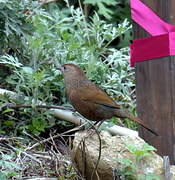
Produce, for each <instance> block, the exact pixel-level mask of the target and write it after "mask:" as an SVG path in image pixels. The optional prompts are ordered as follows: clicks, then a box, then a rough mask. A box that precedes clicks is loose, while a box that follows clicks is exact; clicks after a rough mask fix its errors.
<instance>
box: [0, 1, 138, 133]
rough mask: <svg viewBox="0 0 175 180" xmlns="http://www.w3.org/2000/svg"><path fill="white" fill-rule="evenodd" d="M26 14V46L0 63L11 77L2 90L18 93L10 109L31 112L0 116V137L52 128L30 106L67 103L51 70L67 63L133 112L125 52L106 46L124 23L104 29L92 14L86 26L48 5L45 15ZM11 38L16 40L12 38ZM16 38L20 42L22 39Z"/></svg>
mask: <svg viewBox="0 0 175 180" xmlns="http://www.w3.org/2000/svg"><path fill="white" fill-rule="evenodd" d="M14 1H17V0H14ZM30 6H32V4H31V5H30ZM33 8H35V6H33ZM15 12H16V11H15ZM15 12H14V13H15ZM31 14H32V16H31V15H29V16H28V17H26V19H25V18H24V16H22V17H23V18H24V19H23V21H24V22H26V21H27V23H29V24H30V25H31V27H32V29H33V32H31V33H25V37H24V39H25V40H24V41H22V42H21V44H23V47H24V48H23V50H22V52H23V56H21V55H18V54H13V55H8V54H4V55H2V56H0V63H1V64H2V65H3V66H5V67H7V68H9V69H10V71H11V72H10V74H8V76H6V77H5V78H4V79H3V81H2V82H3V84H4V86H5V87H6V88H8V89H10V90H12V91H14V92H16V93H17V96H16V99H13V100H10V103H13V104H28V105H32V106H33V109H24V110H20V111H18V112H13V111H11V110H7V111H4V114H2V115H1V118H2V121H1V123H2V124H3V128H2V129H1V131H6V130H8V129H9V128H14V125H15V124H16V123H18V126H17V128H18V130H20V131H23V130H24V129H25V130H29V131H31V132H32V133H33V134H39V133H40V132H43V131H45V129H46V128H48V127H51V126H53V125H54V124H55V118H54V117H53V116H52V115H51V114H50V112H49V111H46V112H45V113H43V111H41V110H37V109H36V108H35V106H36V104H37V103H40V102H44V103H46V104H48V105H49V104H58V102H59V104H60V103H62V104H67V103H68V102H67V99H66V98H65V90H64V83H63V80H62V75H61V72H59V71H58V70H57V69H56V67H57V66H59V65H61V64H64V63H68V62H69V63H76V64H78V65H79V66H80V67H81V68H82V69H83V70H85V71H86V73H87V76H88V77H89V78H90V79H91V80H92V81H94V82H95V83H97V84H99V85H100V86H101V87H102V88H103V89H104V90H106V91H107V93H109V95H111V96H113V98H114V99H116V100H118V101H119V103H120V102H124V103H125V105H126V106H128V105H131V106H133V103H132V98H133V96H132V94H133V92H134V82H133V79H132V77H133V72H132V70H131V68H130V67H129V63H128V59H129V53H128V48H123V49H120V50H117V49H116V48H113V47H112V46H111V43H112V42H113V41H114V40H115V39H116V38H117V37H120V36H121V35H122V34H124V33H125V32H127V31H128V30H129V29H130V24H129V23H128V21H127V20H124V21H123V23H121V24H118V25H117V26H116V25H113V24H107V23H106V22H105V21H104V20H101V19H100V17H99V15H98V14H96V13H95V14H94V16H93V17H92V18H91V21H90V22H86V21H85V16H84V15H83V12H82V11H81V9H80V8H77V9H74V8H73V7H72V6H71V7H68V8H65V9H60V8H59V6H57V5H56V4H52V5H50V8H48V9H47V11H46V10H45V9H44V8H41V7H40V8H35V13H34V14H33V13H32V12H31ZM15 17H16V16H15ZM28 30H29V29H28ZM21 31H23V29H21ZM12 35H14V38H16V33H15V32H12ZM20 35H21V37H20V38H21V39H22V37H23V36H24V34H20ZM18 50H19V51H20V49H18ZM1 106H3V103H1ZM16 116H17V118H16ZM9 117H10V118H11V119H10V120H9ZM4 120H5V121H7V122H6V123H4Z"/></svg>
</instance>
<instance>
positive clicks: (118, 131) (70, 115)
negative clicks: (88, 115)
mask: <svg viewBox="0 0 175 180" xmlns="http://www.w3.org/2000/svg"><path fill="white" fill-rule="evenodd" d="M4 93H7V94H10V95H13V97H14V95H15V93H14V92H12V91H8V90H5V89H0V94H4ZM40 103H41V102H40ZM43 104H44V103H43ZM22 106H24V105H21V107H20V108H22ZM25 106H28V105H25ZM36 106H38V107H39V106H43V107H44V108H46V107H52V108H47V109H50V110H51V111H52V112H53V115H54V116H55V117H57V118H59V119H63V120H66V121H69V122H71V123H74V124H76V125H78V126H80V125H82V124H84V123H86V120H85V118H83V117H82V116H81V115H80V114H78V113H77V112H73V111H70V109H68V108H66V107H63V106H47V105H36ZM54 107H56V108H54ZM58 107H59V108H58ZM60 107H61V108H60ZM29 108H31V106H30V107H29ZM104 123H106V124H107V122H104ZM107 131H108V132H109V133H111V134H112V135H124V136H131V137H138V132H137V131H134V130H131V129H128V128H126V127H121V126H117V125H114V126H112V127H110V128H107Z"/></svg>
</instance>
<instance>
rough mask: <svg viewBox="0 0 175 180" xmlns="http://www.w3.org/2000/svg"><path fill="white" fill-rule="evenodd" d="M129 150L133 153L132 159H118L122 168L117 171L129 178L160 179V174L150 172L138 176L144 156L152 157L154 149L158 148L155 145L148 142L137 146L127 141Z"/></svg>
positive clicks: (142, 179)
mask: <svg viewBox="0 0 175 180" xmlns="http://www.w3.org/2000/svg"><path fill="white" fill-rule="evenodd" d="M126 147H127V149H128V151H129V152H130V153H131V154H132V159H129V158H122V159H121V158H120V159H118V161H119V163H120V164H121V168H120V169H119V170H117V173H119V174H120V175H121V177H122V178H124V179H128V180H135V179H139V180H159V179H160V178H159V176H157V175H155V174H153V173H148V174H146V175H143V176H139V177H138V176H137V174H138V173H137V172H138V171H139V169H140V166H141V163H143V161H144V158H146V157H150V156H151V155H152V152H153V151H156V149H155V148H154V147H153V146H150V145H149V144H147V143H144V144H143V145H142V146H141V147H136V146H135V145H133V144H128V143H126Z"/></svg>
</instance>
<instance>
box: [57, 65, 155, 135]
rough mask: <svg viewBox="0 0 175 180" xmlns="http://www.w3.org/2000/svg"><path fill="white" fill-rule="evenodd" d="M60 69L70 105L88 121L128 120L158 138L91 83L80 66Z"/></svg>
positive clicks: (139, 120) (67, 66)
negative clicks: (115, 118)
mask: <svg viewBox="0 0 175 180" xmlns="http://www.w3.org/2000/svg"><path fill="white" fill-rule="evenodd" d="M58 69H60V70H61V71H62V73H63V77H64V83H65V88H66V94H67V96H68V99H69V101H70V103H71V104H72V106H73V107H74V108H75V110H76V111H77V112H78V113H80V114H81V115H82V116H83V117H85V118H86V119H88V120H91V121H95V122H96V123H98V122H103V121H105V120H107V119H110V118H112V117H118V118H128V119H130V120H132V121H134V122H137V123H139V124H140V125H141V126H142V127H144V128H145V129H147V130H149V131H150V132H151V133H153V134H155V135H156V136H157V135H158V134H157V133H156V132H155V131H154V130H152V129H151V128H150V127H149V126H148V125H147V124H146V123H145V122H144V121H142V120H141V119H140V118H138V117H135V116H134V115H132V114H130V113H129V112H128V111H127V110H125V109H122V108H121V106H120V105H119V104H117V103H116V102H115V101H114V100H113V99H112V98H111V97H110V96H109V95H108V94H107V93H106V92H105V91H103V90H102V89H101V88H99V86H98V85H96V84H95V83H93V82H92V81H90V80H89V79H88V78H87V77H86V74H85V73H84V72H83V71H82V70H81V69H80V67H79V66H77V65H75V64H63V65H62V66H60V67H59V68H58Z"/></svg>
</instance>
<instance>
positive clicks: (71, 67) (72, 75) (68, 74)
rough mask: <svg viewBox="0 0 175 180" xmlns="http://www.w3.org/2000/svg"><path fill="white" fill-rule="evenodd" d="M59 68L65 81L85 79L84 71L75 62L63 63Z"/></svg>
mask: <svg viewBox="0 0 175 180" xmlns="http://www.w3.org/2000/svg"><path fill="white" fill-rule="evenodd" d="M59 69H60V70H61V71H62V73H63V76H64V79H65V81H66V82H67V81H72V80H81V79H86V76H85V74H84V72H83V71H82V70H81V69H80V68H79V67H78V66H77V65H75V64H64V65H62V66H61V67H59Z"/></svg>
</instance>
